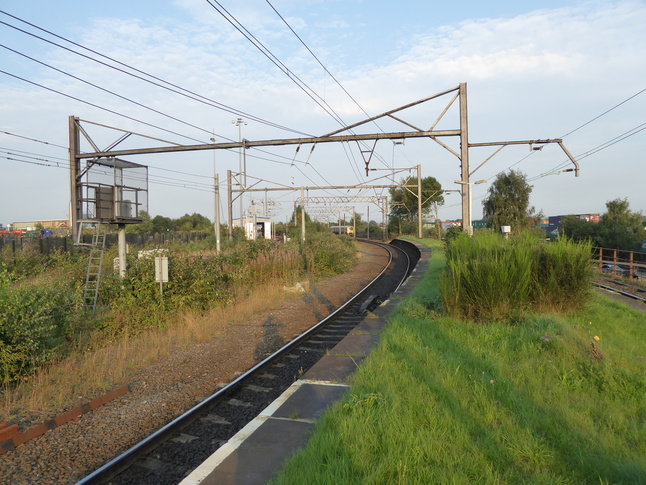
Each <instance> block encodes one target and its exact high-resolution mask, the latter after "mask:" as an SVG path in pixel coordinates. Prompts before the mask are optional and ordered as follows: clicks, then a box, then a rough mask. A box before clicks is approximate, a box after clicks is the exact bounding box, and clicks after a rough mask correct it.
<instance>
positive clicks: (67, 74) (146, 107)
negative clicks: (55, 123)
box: [0, 44, 213, 135]
mask: <svg viewBox="0 0 646 485" xmlns="http://www.w3.org/2000/svg"><path fill="white" fill-rule="evenodd" d="M0 47H2V48H4V49H7V50H9V51H11V52H13V53H15V54H18V55H19V56H22V57H25V58H27V59H29V60H31V61H33V62H36V63H38V64H40V65H41V66H45V67H48V68H49V69H52V70H54V71H56V72H59V73H61V74H63V75H65V76H68V77H71V78H72V79H76V80H77V81H80V82H82V83H84V84H87V85H88V86H92V87H93V88H96V89H99V90H100V91H103V92H105V93H108V94H111V95H112V96H116V97H117V98H119V99H123V100H124V101H127V102H129V103H132V104H134V105H136V106H139V107H141V108H144V109H147V110H149V111H152V112H153V113H157V114H159V115H162V116H165V117H166V118H169V119H171V120H173V121H177V122H179V123H182V124H184V125H187V126H190V127H191V128H195V129H196V130H199V131H204V132H206V133H208V134H210V135H212V134H213V132H212V131H211V130H206V129H204V128H201V127H199V126H197V125H194V124H191V123H189V122H187V121H183V120H180V119H179V118H176V117H174V116H171V115H169V114H166V113H163V112H161V111H159V110H157V109H155V108H151V107H150V106H147V105H145V104H142V103H139V102H137V101H134V100H132V99H130V98H127V97H125V96H122V95H120V94H117V93H115V92H114V91H110V90H109V89H105V88H102V87H101V86H98V85H96V84H94V83H91V82H89V81H86V80H84V79H81V78H80V77H78V76H75V75H73V74H70V73H69V72H66V71H63V70H62V69H58V68H56V67H54V66H52V65H50V64H47V63H45V62H42V61H39V60H38V59H34V58H33V57H30V56H28V55H26V54H23V53H21V52H18V51H16V50H14V49H12V48H10V47H7V46H5V45H3V44H0Z"/></svg>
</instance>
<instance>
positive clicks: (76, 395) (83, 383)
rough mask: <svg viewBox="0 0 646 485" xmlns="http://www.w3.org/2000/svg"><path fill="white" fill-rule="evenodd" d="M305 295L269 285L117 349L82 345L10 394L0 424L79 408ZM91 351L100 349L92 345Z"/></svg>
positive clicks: (185, 314) (115, 345) (116, 344)
mask: <svg viewBox="0 0 646 485" xmlns="http://www.w3.org/2000/svg"><path fill="white" fill-rule="evenodd" d="M298 296H299V295H297V294H292V293H287V292H285V291H284V290H283V286H282V282H274V283H268V284H267V286H265V287H263V288H258V289H256V290H255V291H250V292H249V293H248V294H247V295H246V296H245V297H244V298H239V299H238V300H237V301H236V302H235V303H233V304H231V305H227V306H220V307H214V308H212V309H210V310H209V311H208V312H206V313H197V312H190V311H189V312H183V313H182V314H181V315H180V316H178V318H177V319H176V320H175V321H174V324H173V325H172V326H169V327H167V328H165V329H158V330H156V331H150V332H147V333H146V334H145V335H137V336H131V337H128V336H122V338H120V339H119V340H117V341H115V342H114V343H113V344H112V345H103V346H101V347H100V348H96V349H92V348H88V347H85V348H83V347H82V346H81V345H80V344H79V346H78V348H77V350H76V351H74V352H72V353H71V354H70V355H69V356H68V357H67V358H66V359H64V360H62V361H61V362H59V363H57V364H55V365H51V366H49V367H47V368H43V369H42V370H41V371H40V372H38V373H37V374H36V375H35V376H34V377H33V378H32V379H31V380H29V381H27V382H25V383H23V384H21V385H19V386H17V387H16V388H15V389H13V390H12V391H8V392H5V393H4V395H3V396H2V398H3V400H2V401H1V404H2V405H1V406H0V422H2V421H12V420H17V419H29V418H28V417H29V416H30V415H33V416H34V419H39V418H38V417H39V416H41V415H43V414H48V413H51V411H52V410H54V411H55V410H60V409H65V408H70V407H74V404H76V405H79V404H83V403H85V402H86V401H88V400H90V399H93V398H95V397H96V396H97V395H98V394H100V393H102V392H107V391H110V390H112V389H114V388H115V387H118V386H119V385H122V384H124V383H127V382H128V378H129V377H130V376H131V375H132V373H133V372H135V371H136V370H137V369H139V368H141V367H143V366H145V365H148V364H150V363H151V362H154V361H155V360H158V359H160V358H163V357H165V356H167V355H169V354H170V353H172V352H173V351H174V350H177V349H182V348H187V347H189V346H191V345H194V344H195V343H197V342H205V341H209V340H212V339H216V338H218V337H221V336H223V335H224V334H225V332H226V328H227V327H228V326H229V325H235V324H238V323H241V322H245V321H248V320H250V319H252V318H253V317H254V315H256V314H257V313H258V312H262V311H266V310H268V309H270V308H273V307H275V306H276V305H278V304H279V303H280V302H282V301H285V300H286V299H288V298H296V297H298ZM86 344H87V345H94V344H95V343H94V342H92V341H88V342H87V343H86Z"/></svg>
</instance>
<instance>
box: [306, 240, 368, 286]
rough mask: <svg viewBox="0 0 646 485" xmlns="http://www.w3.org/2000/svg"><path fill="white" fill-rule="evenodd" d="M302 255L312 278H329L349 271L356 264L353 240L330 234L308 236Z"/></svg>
mask: <svg viewBox="0 0 646 485" xmlns="http://www.w3.org/2000/svg"><path fill="white" fill-rule="evenodd" d="M304 255H305V258H306V265H307V269H308V271H309V272H310V273H311V274H312V275H314V276H329V275H334V274H339V273H343V272H345V271H348V270H350V269H351V268H352V267H353V266H354V265H355V264H356V249H355V247H354V240H353V239H352V238H350V237H347V236H335V235H334V234H332V233H330V232H317V233H314V234H311V233H310V234H309V235H308V238H307V240H306V242H305V247H304Z"/></svg>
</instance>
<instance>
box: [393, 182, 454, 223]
mask: <svg viewBox="0 0 646 485" xmlns="http://www.w3.org/2000/svg"><path fill="white" fill-rule="evenodd" d="M400 184H401V185H414V186H415V187H392V188H390V215H389V218H390V224H389V226H390V227H391V228H392V230H394V231H395V232H399V233H405V232H415V222H416V221H417V204H418V202H417V177H409V178H408V179H402V180H401V182H400ZM442 204H444V191H443V190H442V184H440V182H438V181H437V179H436V178H435V177H424V178H423V179H422V215H424V214H428V213H429V212H430V211H431V210H432V209H435V212H436V213H437V206H440V205H442Z"/></svg>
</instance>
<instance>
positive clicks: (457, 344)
mask: <svg viewBox="0 0 646 485" xmlns="http://www.w3.org/2000/svg"><path fill="white" fill-rule="evenodd" d="M424 242H425V243H426V242H427V241H424ZM432 248H433V253H432V256H431V260H430V261H429V271H427V273H426V274H425V275H424V279H423V281H422V282H421V283H420V284H419V285H418V286H416V288H415V290H414V292H413V294H412V295H410V296H409V297H408V298H407V299H406V300H405V301H403V302H401V304H400V305H398V307H397V308H396V309H395V310H394V312H393V313H392V314H391V316H390V317H389V324H388V326H387V328H386V329H385V331H384V333H383V335H382V337H381V341H380V344H379V346H378V347H377V348H376V349H374V350H373V351H372V352H371V354H370V356H369V357H368V358H367V359H366V360H365V362H364V363H363V364H362V365H361V367H360V368H359V369H358V370H357V372H356V373H355V374H354V376H353V378H352V387H351V388H350V390H349V391H348V392H347V393H346V394H345V396H344V397H343V400H342V401H341V402H339V403H337V404H336V405H334V406H332V407H331V409H330V410H329V411H328V412H326V413H325V414H324V415H323V416H322V418H321V420H320V421H319V422H318V423H317V426H316V430H315V432H314V433H313V435H312V437H311V438H310V440H309V441H308V444H307V446H306V447H305V449H303V450H301V451H299V452H298V453H297V454H296V455H295V456H294V457H292V458H291V459H290V460H289V461H288V462H287V464H286V466H285V467H284V468H283V469H282V471H281V473H280V474H279V475H278V477H277V478H276V479H275V480H274V481H273V482H272V483H273V484H274V485H277V484H281V485H282V484H303V483H317V484H318V483H321V484H323V483H329V484H337V483H343V484H346V483H348V484H367V483H370V484H381V483H388V484H436V483H437V484H471V483H478V484H483V485H494V484H520V483H527V484H530V483H531V484H550V485H552V484H567V485H578V484H583V483H585V484H610V483H613V484H615V483H616V484H633V485H637V484H643V483H644V477H645V476H646V427H644V426H643V421H644V416H646V400H644V398H643V396H644V392H645V391H646V383H645V382H644V377H643V376H644V375H645V373H646V361H644V359H643V358H642V356H644V355H645V354H646V327H645V326H644V325H643V321H644V317H643V314H642V313H641V312H638V311H636V310H631V309H629V308H627V307H626V306H624V305H619V304H615V303H612V302H610V300H608V299H606V298H605V297H602V296H600V297H599V298H596V299H595V301H593V302H591V303H590V305H589V306H586V307H585V308H583V309H582V310H581V312H580V313H579V314H577V315H574V316H567V317H556V316H546V315H541V316H532V317H528V318H526V319H523V320H522V325H507V324H505V323H491V324H490V325H486V326H485V325H468V324H465V323H464V322H460V321H457V320H454V319H452V318H448V317H446V316H442V315H441V314H438V313H437V312H435V311H433V310H431V309H430V308H428V305H427V302H428V300H429V295H433V294H435V293H436V292H437V286H438V280H439V277H440V276H439V275H440V273H441V271H442V269H443V265H442V261H441V259H442V257H443V256H442V251H441V248H440V247H439V244H434V245H433V246H432ZM593 336H599V337H600V340H599V341H597V346H598V347H599V348H602V349H603V352H604V355H605V358H603V359H599V358H598V357H595V356H594V355H593V353H592V352H591V346H590V340H592V339H593ZM595 341H596V340H595Z"/></svg>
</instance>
